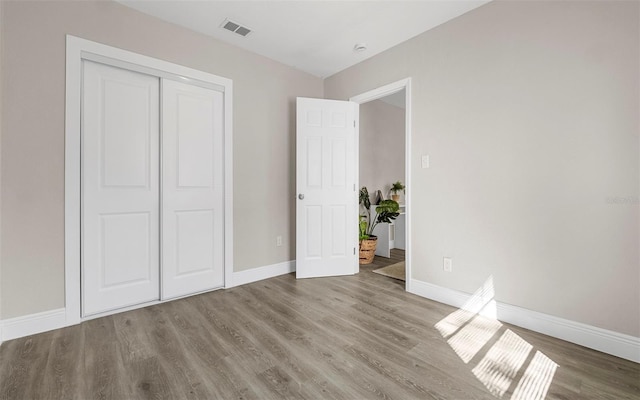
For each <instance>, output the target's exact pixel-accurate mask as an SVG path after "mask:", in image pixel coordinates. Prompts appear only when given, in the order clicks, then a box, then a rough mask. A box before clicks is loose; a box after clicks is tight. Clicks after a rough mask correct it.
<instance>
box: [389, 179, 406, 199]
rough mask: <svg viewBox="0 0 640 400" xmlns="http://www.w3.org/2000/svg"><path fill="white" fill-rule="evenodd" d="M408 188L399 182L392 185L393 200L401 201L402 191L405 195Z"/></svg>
mask: <svg viewBox="0 0 640 400" xmlns="http://www.w3.org/2000/svg"><path fill="white" fill-rule="evenodd" d="M406 188H407V187H406V186H405V185H403V184H402V182H400V181H397V182H394V183H392V184H391V198H392V199H393V200H395V201H400V195H399V194H398V193H399V192H400V191H402V193H404V190H405V189H406Z"/></svg>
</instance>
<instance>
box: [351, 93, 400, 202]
mask: <svg viewBox="0 0 640 400" xmlns="http://www.w3.org/2000/svg"><path fill="white" fill-rule="evenodd" d="M402 93H404V91H403V92H402ZM404 118H405V115H404V109H402V108H398V107H395V106H392V105H390V104H387V103H385V102H383V101H381V100H374V101H370V102H368V103H364V104H361V105H360V135H359V136H360V160H359V161H360V187H362V186H366V187H367V189H368V190H369V193H370V194H371V196H372V197H373V195H374V192H375V191H376V190H382V195H383V196H384V198H385V199H388V198H390V193H389V189H390V188H391V184H392V183H393V182H395V181H398V180H399V181H402V182H405V178H404V137H405V129H404V125H405V121H404ZM403 200H404V195H403V194H402V193H400V202H403Z"/></svg>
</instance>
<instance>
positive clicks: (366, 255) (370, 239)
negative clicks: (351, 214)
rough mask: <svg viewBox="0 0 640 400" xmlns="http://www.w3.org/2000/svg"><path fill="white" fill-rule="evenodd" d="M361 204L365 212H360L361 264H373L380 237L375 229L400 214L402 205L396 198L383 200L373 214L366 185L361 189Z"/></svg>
mask: <svg viewBox="0 0 640 400" xmlns="http://www.w3.org/2000/svg"><path fill="white" fill-rule="evenodd" d="M360 205H361V206H362V207H363V208H364V213H363V214H360V216H359V220H358V226H359V231H360V264H371V263H372V262H373V257H374V255H375V252H376V246H377V244H378V238H377V237H376V236H375V235H373V230H374V229H375V228H376V226H377V225H378V224H379V223H381V222H386V223H390V222H391V221H393V220H394V219H396V218H397V217H398V215H400V212H399V210H400V205H399V204H398V202H397V201H395V200H383V201H381V202H380V204H378V205H377V206H376V210H375V215H374V216H373V217H372V216H371V200H370V199H369V191H368V190H367V188H366V186H363V187H362V189H360Z"/></svg>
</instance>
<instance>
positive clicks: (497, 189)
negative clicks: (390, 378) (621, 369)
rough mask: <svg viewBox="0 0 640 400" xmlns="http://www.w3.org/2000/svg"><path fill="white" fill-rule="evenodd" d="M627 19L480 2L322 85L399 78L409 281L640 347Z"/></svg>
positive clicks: (633, 26)
mask: <svg viewBox="0 0 640 400" xmlns="http://www.w3.org/2000/svg"><path fill="white" fill-rule="evenodd" d="M639 7H640V3H638V2H622V1H606V2H601V1H595V2H586V1H580V2H567V1H544V2H539V1H531V2H528V1H516V2H505V1H494V2H492V3H489V4H487V5H485V6H483V7H480V8H478V9H476V10H474V11H472V12H470V13H467V14H465V15H463V16H461V17H458V18H457V19H455V20H453V21H450V22H448V23H446V24H443V25H441V26H439V27H438V28H435V29H433V30H431V31H429V32H426V33H424V34H422V35H420V36H418V37H416V38H414V39H412V40H410V41H408V42H405V43H403V44H401V45H399V46H396V47H394V48H392V49H390V50H388V51H386V52H384V53H381V54H379V55H377V56H375V57H373V58H371V59H369V60H367V61H365V62H362V63H360V64H358V65H356V66H354V67H352V68H349V69H348V70H345V71H343V72H341V73H338V74H336V75H334V76H332V77H330V78H328V79H326V80H325V95H326V96H327V97H328V98H335V99H347V98H349V97H351V96H354V95H357V94H360V93H364V92H366V91H368V90H371V89H373V88H376V87H380V86H382V85H384V84H387V83H390V82H394V81H397V80H399V79H402V78H406V77H411V78H412V84H413V91H412V101H413V109H412V115H413V117H412V121H411V124H412V156H411V163H412V166H413V168H412V177H411V181H410V182H409V186H410V188H411V189H412V191H411V193H412V199H411V204H413V206H414V207H413V209H412V215H411V218H412V221H413V225H412V235H413V238H412V242H411V244H410V246H411V248H412V250H413V255H412V260H411V261H412V266H413V271H412V272H413V278H414V279H418V280H421V281H425V282H429V283H432V284H436V285H440V286H442V287H446V288H451V289H455V290H460V291H464V292H467V293H473V292H474V291H475V290H476V289H478V288H479V287H480V286H481V285H482V284H483V283H484V282H485V281H486V280H487V279H488V278H489V277H493V280H494V284H495V292H496V299H497V300H498V301H500V302H503V303H507V304H513V305H516V306H519V307H523V308H526V309H529V310H534V311H538V312H542V313H546V314H550V315H555V316H558V317H562V318H566V319H569V320H574V321H579V322H583V323H586V324H590V325H594V326H597V327H601V328H605V329H610V330H613V331H617V332H621V333H625V334H629V335H634V336H636V337H638V336H640V260H639V253H638V248H639V246H638V243H639V236H640V235H639V227H640V224H639V222H640V215H639V214H640V204H638V200H637V199H638V197H639V195H640V184H639V183H640V173H639V168H640V163H639V151H638V149H639V137H638V135H639V125H640V121H639V116H638V114H639V112H638V110H639V109H640V100H639V93H640V91H639V89H640V82H639V73H638V71H640V65H639V60H640V54H639V49H640V31H639V15H640V10H639ZM422 154H429V155H430V159H431V168H430V169H421V168H420V156H421V155H422ZM616 199H627V200H616ZM444 256H447V257H452V258H453V272H452V273H445V272H443V270H442V258H443V257H444Z"/></svg>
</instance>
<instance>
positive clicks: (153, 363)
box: [0, 254, 640, 400]
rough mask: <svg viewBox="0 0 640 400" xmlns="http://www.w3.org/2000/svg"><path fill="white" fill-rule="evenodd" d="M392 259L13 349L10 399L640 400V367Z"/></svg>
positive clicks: (6, 350)
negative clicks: (424, 277)
mask: <svg viewBox="0 0 640 400" xmlns="http://www.w3.org/2000/svg"><path fill="white" fill-rule="evenodd" d="M396 257H400V255H398V254H396ZM402 257H404V255H402ZM385 262H387V263H393V262H396V261H394V260H376V264H372V265H370V266H366V267H363V268H361V272H360V274H358V275H356V276H350V277H338V278H320V279H306V280H298V281H297V280H296V279H295V275H294V274H290V275H283V276H280V277H277V278H272V279H269V280H265V281H261V282H256V283H253V284H249V285H245V286H240V287H237V288H233V289H229V290H220V291H216V292H212V293H207V294H203V295H199V296H193V297H190V298H186V299H182V300H177V301H173V302H170V303H166V304H162V305H157V306H153V307H147V308H144V309H140V310H135V311H129V312H124V313H120V314H117V315H113V316H109V317H104V318H99V319H95V320H91V321H87V322H85V323H83V324H81V325H77V326H73V327H69V328H65V329H59V330H56V331H52V332H47V333H43V334H39V335H35V336H31V337H27V338H21V339H16V340H12V341H9V342H6V343H4V344H3V345H2V347H1V348H0V398H2V399H147V398H153V399H196V398H201V399H216V398H218V399H280V398H295V399H510V398H512V397H514V393H515V395H516V396H518V395H522V397H520V398H525V399H532V400H534V399H540V398H542V394H544V393H546V398H548V399H639V398H640V388H639V386H640V365H639V364H636V363H632V362H629V361H625V360H622V359H619V358H616V357H612V356H607V355H605V354H602V353H599V352H596V351H592V350H589V349H586V348H583V347H580V346H577V345H573V344H570V343H566V342H563V341H560V340H556V339H552V338H549V337H547V336H544V335H540V334H537V333H533V332H530V331H527V330H524V329H520V328H517V327H513V326H509V325H506V324H500V323H497V322H495V321H493V322H491V321H485V320H480V319H468V318H466V317H468V316H465V315H463V314H460V313H459V312H457V313H456V309H454V308H452V307H449V306H446V305H443V304H440V303H436V302H433V301H430V300H426V299H424V298H421V297H418V296H414V295H411V294H408V293H406V292H404V285H403V282H401V281H397V280H395V279H390V278H386V277H384V276H380V275H377V274H374V273H371V270H372V269H375V268H378V267H380V266H382V265H381V264H384V263H385ZM456 323H457V324H458V325H456ZM436 326H437V327H438V328H436ZM554 366H555V367H554Z"/></svg>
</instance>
